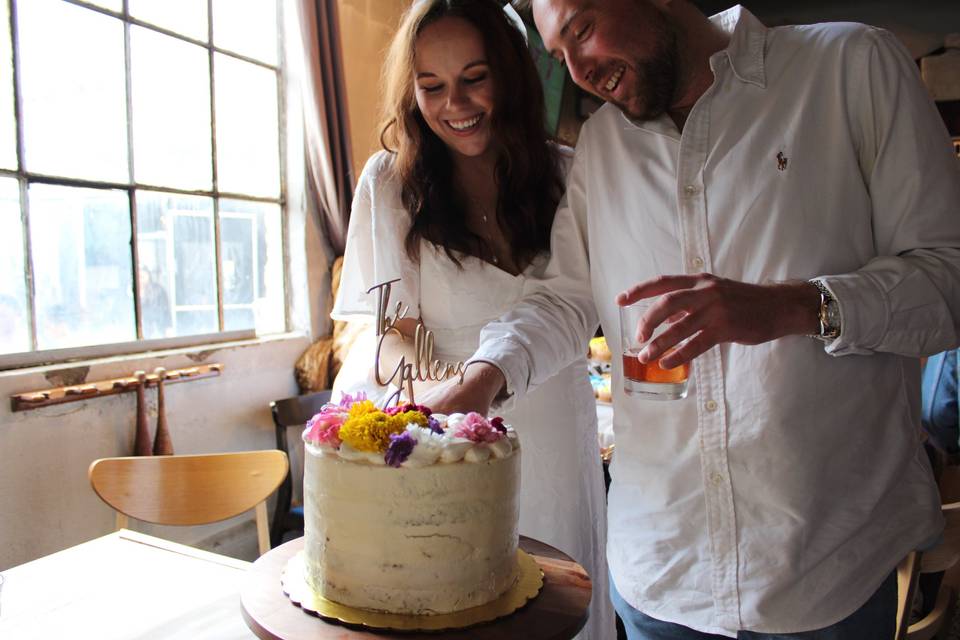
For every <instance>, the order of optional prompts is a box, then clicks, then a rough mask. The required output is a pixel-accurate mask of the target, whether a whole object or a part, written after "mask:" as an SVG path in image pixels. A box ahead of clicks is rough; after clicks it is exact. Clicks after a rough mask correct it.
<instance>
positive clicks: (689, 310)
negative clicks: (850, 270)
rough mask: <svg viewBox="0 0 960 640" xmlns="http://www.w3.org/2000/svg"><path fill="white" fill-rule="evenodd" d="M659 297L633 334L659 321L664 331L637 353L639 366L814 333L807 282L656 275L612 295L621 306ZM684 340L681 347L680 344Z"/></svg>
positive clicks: (673, 363)
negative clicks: (728, 344) (720, 347)
mask: <svg viewBox="0 0 960 640" xmlns="http://www.w3.org/2000/svg"><path fill="white" fill-rule="evenodd" d="M654 296H660V297H659V299H658V300H656V301H655V302H654V303H653V305H652V306H651V307H650V309H649V310H648V311H647V313H646V314H645V315H644V317H643V318H642V319H641V320H640V325H639V327H638V329H637V331H638V334H639V337H640V339H641V340H647V339H649V337H650V336H651V335H652V334H653V330H654V328H656V327H657V326H659V325H660V324H661V323H662V322H664V321H666V320H668V319H671V320H674V319H675V321H674V322H672V324H671V325H670V327H669V328H668V329H667V330H666V331H664V332H663V333H661V334H660V335H659V336H657V337H656V339H654V340H652V341H651V342H650V343H649V344H648V345H647V346H646V347H645V348H644V350H643V351H641V352H640V356H639V357H640V361H641V362H645V363H646V362H652V361H656V360H658V359H660V357H661V356H662V355H663V354H664V353H666V352H667V351H669V350H670V349H671V348H673V347H675V346H676V345H678V344H680V343H683V344H681V345H680V347H679V348H677V349H676V350H675V351H672V352H671V353H670V354H669V355H667V356H665V357H663V358H662V360H660V366H662V367H664V368H666V369H672V368H673V367H677V366H680V365H681V364H684V363H686V362H690V361H691V360H693V359H694V358H696V357H697V356H699V355H700V354H702V353H704V352H706V351H707V350H709V349H710V348H711V347H713V346H714V345H717V344H720V343H722V342H736V343H738V344H761V343H763V342H769V341H770V340H775V339H777V338H780V337H783V336H786V335H794V334H798V335H803V334H811V333H816V332H817V330H818V328H819V324H818V318H817V310H818V308H819V301H820V293H819V292H818V291H817V288H816V287H815V286H814V285H812V284H810V283H809V282H786V283H776V284H763V285H759V284H747V283H745V282H738V281H736V280H727V279H725V278H718V277H716V276H714V275H711V274H709V273H698V274H694V275H678V276H660V277H659V278H654V279H652V280H647V281H646V282H641V283H640V284H637V285H635V286H633V287H631V288H629V289H627V290H626V291H624V292H623V293H621V294H620V295H618V296H617V300H616V302H617V304H618V305H620V306H626V305H629V304H633V303H634V302H636V301H637V300H640V299H642V298H652V297H654ZM684 340H686V342H683V341H684Z"/></svg>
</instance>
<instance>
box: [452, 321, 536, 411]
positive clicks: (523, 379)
mask: <svg viewBox="0 0 960 640" xmlns="http://www.w3.org/2000/svg"><path fill="white" fill-rule="evenodd" d="M473 362H486V363H487V364H492V365H493V366H495V367H496V368H498V369H500V371H501V373H503V377H504V379H505V380H506V387H507V389H506V394H503V395H499V396H497V397H496V398H494V401H493V406H492V407H491V408H493V409H496V410H497V411H510V410H512V409H513V408H514V407H515V406H516V403H517V400H518V399H519V398H520V397H522V396H523V395H524V394H525V393H526V392H527V387H529V385H530V373H529V368H528V367H527V366H526V362H527V351H526V349H524V348H523V346H522V345H521V344H520V343H519V342H516V341H515V340H511V339H509V338H500V339H497V340H490V341H487V342H484V343H483V344H481V345H480V347H479V348H478V349H477V351H476V352H475V353H474V354H473V355H472V356H471V357H470V359H469V360H467V362H466V364H467V365H470V364H471V363H473Z"/></svg>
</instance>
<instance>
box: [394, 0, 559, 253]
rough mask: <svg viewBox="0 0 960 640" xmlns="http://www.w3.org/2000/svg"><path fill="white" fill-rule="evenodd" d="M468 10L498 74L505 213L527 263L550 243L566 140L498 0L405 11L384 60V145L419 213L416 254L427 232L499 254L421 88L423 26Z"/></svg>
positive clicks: (495, 126)
mask: <svg viewBox="0 0 960 640" xmlns="http://www.w3.org/2000/svg"><path fill="white" fill-rule="evenodd" d="M448 16H449V17H457V18H462V19H464V20H466V21H467V22H469V23H470V24H472V25H473V26H474V27H475V28H476V29H477V30H478V31H479V32H480V34H481V37H482V38H483V43H484V49H485V52H486V56H487V63H488V64H489V67H490V75H491V78H492V80H493V82H494V100H495V101H494V105H495V106H494V110H493V117H492V120H491V129H492V131H493V138H492V141H491V144H493V145H495V149H496V151H497V156H496V157H497V160H496V167H495V178H496V184H497V187H498V196H497V222H498V224H499V225H500V228H501V230H502V231H503V232H504V235H505V236H506V239H507V240H508V242H509V244H510V247H511V251H512V253H513V260H514V264H516V265H517V266H518V267H519V268H521V269H522V268H524V267H525V266H526V265H528V264H529V263H530V261H531V260H532V259H533V258H534V256H536V254H538V253H539V252H541V251H546V250H548V249H549V248H550V227H551V225H552V224H553V216H554V212H555V211H556V207H557V203H558V202H559V200H560V197H561V195H562V193H563V178H562V174H561V167H560V158H559V150H558V149H557V147H556V146H555V145H553V144H552V143H551V142H550V141H549V136H548V135H547V133H546V129H545V124H544V118H545V109H544V99H543V88H542V87H541V84H540V77H539V75H538V74H537V69H536V66H535V64H534V62H533V59H532V58H531V57H530V53H529V51H528V50H527V43H526V41H525V40H524V38H523V35H522V34H521V33H520V31H519V30H518V29H517V28H516V27H515V26H514V25H513V24H512V23H511V22H510V21H509V20H508V19H507V17H506V14H504V12H503V9H502V2H497V1H496V0H421V1H419V2H414V4H413V6H412V7H411V8H410V9H409V10H408V11H407V13H406V14H404V17H403V19H402V20H401V23H400V28H399V30H398V31H397V34H396V36H395V37H394V40H393V43H392V45H391V47H390V52H389V54H388V57H387V61H386V64H385V66H384V84H385V88H386V96H385V98H386V99H385V109H384V111H385V115H384V124H383V128H382V130H381V134H380V142H381V144H382V145H383V148H384V149H386V150H388V151H390V152H392V153H394V154H395V156H396V157H395V160H394V170H395V171H396V172H397V174H398V177H399V179H400V182H401V185H402V186H401V200H402V202H403V205H404V207H405V208H406V210H407V211H408V212H409V213H410V216H411V219H412V223H411V226H410V231H409V233H408V234H407V237H406V243H405V246H406V250H407V253H408V255H409V256H410V257H411V259H413V260H416V259H418V258H419V246H420V240H421V238H423V239H426V240H429V241H431V242H433V243H434V244H437V245H439V246H441V247H443V248H444V250H445V251H446V253H447V255H448V256H449V257H450V259H451V260H453V261H454V262H455V263H456V264H457V265H458V266H460V261H459V260H457V258H456V256H455V254H454V251H458V252H462V253H467V254H470V255H476V256H480V257H482V258H485V259H491V258H492V251H491V248H490V246H489V245H488V244H487V242H486V241H485V240H484V239H483V238H481V237H480V236H478V235H477V234H475V233H473V232H472V231H470V229H469V227H468V226H467V220H466V215H465V212H466V209H467V199H466V197H465V196H464V195H463V194H462V193H460V192H459V190H458V189H457V188H456V187H455V185H454V176H453V159H452V157H451V155H450V151H449V149H448V148H447V146H446V144H444V143H443V141H441V140H440V139H439V138H438V137H437V136H436V134H434V133H433V131H431V130H430V128H429V127H428V126H427V123H426V122H425V121H424V119H423V116H421V114H420V110H419V109H418V108H417V101H416V96H415V93H414V83H413V78H414V47H415V44H416V40H417V36H418V35H419V34H420V32H421V30H422V29H423V28H424V27H425V26H427V25H428V24H431V23H433V22H435V21H437V20H439V19H440V18H444V17H448Z"/></svg>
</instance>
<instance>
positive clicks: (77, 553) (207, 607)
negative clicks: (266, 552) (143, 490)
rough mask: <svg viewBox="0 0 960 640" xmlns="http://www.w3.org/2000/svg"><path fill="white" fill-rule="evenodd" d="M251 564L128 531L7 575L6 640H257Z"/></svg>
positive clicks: (1, 609) (1, 605) (0, 626)
mask: <svg viewBox="0 0 960 640" xmlns="http://www.w3.org/2000/svg"><path fill="white" fill-rule="evenodd" d="M251 566H252V565H251V563H249V562H243V561H241V560H235V559H233V558H228V557H226V556H221V555H217V554H215V553H209V552H206V551H201V550H200V549H194V548H192V547H188V546H184V545H181V544H177V543H174V542H169V541H166V540H161V539H160V538H155V537H153V536H148V535H145V534H142V533H137V532H135V531H129V530H127V529H121V530H120V531H117V532H115V533H111V534H109V535H106V536H103V537H101V538H96V539H94V540H91V541H89V542H85V543H83V544H79V545H77V546H75V547H71V548H69V549H65V550H64V551H60V552H58V553H54V554H51V555H49V556H45V557H43V558H40V559H38V560H34V561H32V562H28V563H26V564H22V565H20V566H17V567H13V568H11V569H8V570H6V571H4V572H3V576H4V579H5V580H4V585H3V590H2V592H0V638H3V639H4V640H7V639H10V640H13V639H16V640H31V639H36V640H49V639H50V638H70V639H76V638H107V639H114V638H115V639H117V640H120V639H121V638H122V639H124V640H129V639H130V638H136V639H137V640H153V639H156V640H160V639H161V638H162V639H164V640H170V639H182V640H187V639H190V640H197V639H206V638H209V639H213V638H216V639H217V640H229V639H233V638H237V639H241V638H242V639H244V640H254V639H255V636H253V635H252V634H251V633H250V630H249V629H248V628H247V627H246V626H245V625H244V623H243V618H242V616H241V614H240V606H239V605H240V598H239V594H240V586H241V585H242V583H243V577H244V574H245V573H246V572H247V571H248V570H249V568H250V567H251Z"/></svg>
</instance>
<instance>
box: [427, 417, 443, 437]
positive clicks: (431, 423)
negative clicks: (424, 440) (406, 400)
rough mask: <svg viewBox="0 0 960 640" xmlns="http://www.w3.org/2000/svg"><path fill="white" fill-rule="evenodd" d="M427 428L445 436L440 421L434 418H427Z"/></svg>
mask: <svg viewBox="0 0 960 640" xmlns="http://www.w3.org/2000/svg"><path fill="white" fill-rule="evenodd" d="M427 427H429V428H430V431H433V432H434V433H437V434H440V435H443V427H441V426H440V421H439V420H437V419H436V418H434V417H433V416H427Z"/></svg>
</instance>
